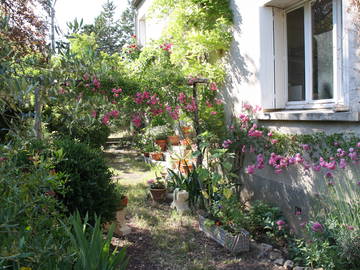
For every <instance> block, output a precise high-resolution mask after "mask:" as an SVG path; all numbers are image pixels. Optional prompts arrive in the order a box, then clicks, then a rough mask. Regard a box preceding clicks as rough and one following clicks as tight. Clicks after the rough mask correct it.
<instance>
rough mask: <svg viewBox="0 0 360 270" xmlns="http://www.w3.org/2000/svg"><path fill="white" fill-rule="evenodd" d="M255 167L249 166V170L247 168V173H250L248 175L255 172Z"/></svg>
mask: <svg viewBox="0 0 360 270" xmlns="http://www.w3.org/2000/svg"><path fill="white" fill-rule="evenodd" d="M255 167H256V166H255V165H249V166H247V168H246V172H247V173H248V174H253V173H254V172H255Z"/></svg>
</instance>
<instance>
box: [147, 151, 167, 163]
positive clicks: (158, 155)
mask: <svg viewBox="0 0 360 270" xmlns="http://www.w3.org/2000/svg"><path fill="white" fill-rule="evenodd" d="M150 157H151V158H152V159H153V160H156V161H160V160H163V159H164V154H163V153H162V152H152V153H150Z"/></svg>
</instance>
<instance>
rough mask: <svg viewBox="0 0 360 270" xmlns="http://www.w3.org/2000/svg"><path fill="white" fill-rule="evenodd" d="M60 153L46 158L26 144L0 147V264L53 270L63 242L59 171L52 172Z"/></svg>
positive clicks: (5, 267) (63, 257) (61, 186)
mask: <svg viewBox="0 0 360 270" xmlns="http://www.w3.org/2000/svg"><path fill="white" fill-rule="evenodd" d="M60 158H61V153H59V152H57V153H54V155H53V156H52V157H46V156H45V155H43V154H42V153H41V152H38V151H33V150H32V149H31V147H29V144H26V143H25V144H24V143H22V144H21V145H19V146H16V147H13V146H11V145H10V146H7V147H6V148H5V147H1V146H0V205H1V207H0V243H1V245H0V269H20V267H22V266H24V267H31V268H33V269H56V268H53V267H52V266H53V265H54V264H56V262H58V261H60V260H65V257H66V256H65V254H64V248H66V246H67V245H68V242H69V241H68V239H67V238H66V237H65V230H64V229H63V227H62V226H61V224H60V223H59V220H60V219H63V218H64V216H63V214H62V213H63V206H62V204H61V202H60V201H59V200H58V199H57V196H58V194H60V193H62V192H63V191H64V176H63V175H62V174H58V173H54V172H53V171H52V168H53V163H54V162H56V160H58V159H60Z"/></svg>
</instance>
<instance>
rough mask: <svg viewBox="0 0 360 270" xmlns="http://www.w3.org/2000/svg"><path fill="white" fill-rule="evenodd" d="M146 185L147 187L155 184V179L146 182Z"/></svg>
mask: <svg viewBox="0 0 360 270" xmlns="http://www.w3.org/2000/svg"><path fill="white" fill-rule="evenodd" d="M147 183H148V184H149V185H151V184H153V183H155V179H150V180H147Z"/></svg>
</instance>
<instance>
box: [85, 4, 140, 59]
mask: <svg viewBox="0 0 360 270" xmlns="http://www.w3.org/2000/svg"><path fill="white" fill-rule="evenodd" d="M115 10H116V6H115V5H114V3H113V2H112V1H111V0H108V1H107V2H106V3H105V4H104V6H103V10H102V11H101V13H100V15H99V16H98V17H96V18H95V22H94V24H90V25H85V26H84V28H83V32H84V33H86V34H90V33H94V34H95V39H96V42H97V44H98V50H100V51H105V52H107V53H108V54H113V53H116V52H120V51H121V49H122V47H123V46H124V45H125V44H126V43H128V42H129V40H130V38H131V35H132V34H133V33H134V10H133V8H132V7H130V5H129V7H128V8H127V9H126V10H125V11H124V12H123V14H122V15H121V18H120V19H119V20H115Z"/></svg>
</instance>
